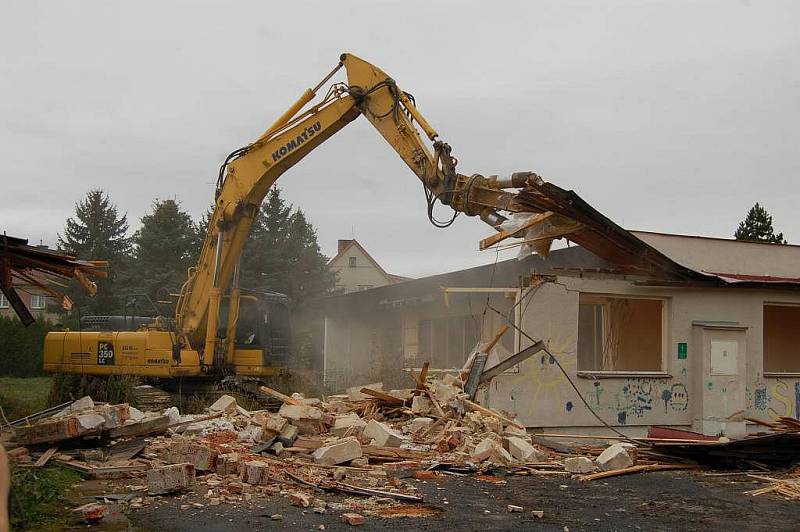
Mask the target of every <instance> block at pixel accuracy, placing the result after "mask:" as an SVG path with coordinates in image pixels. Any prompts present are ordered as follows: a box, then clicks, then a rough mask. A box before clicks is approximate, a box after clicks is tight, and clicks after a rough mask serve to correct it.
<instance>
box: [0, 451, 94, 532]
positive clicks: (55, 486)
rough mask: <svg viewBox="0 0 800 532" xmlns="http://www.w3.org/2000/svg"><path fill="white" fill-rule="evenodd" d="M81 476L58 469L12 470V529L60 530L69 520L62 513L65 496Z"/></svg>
mask: <svg viewBox="0 0 800 532" xmlns="http://www.w3.org/2000/svg"><path fill="white" fill-rule="evenodd" d="M80 481H81V476H80V475H79V474H78V473H77V472H75V471H70V470H68V469H64V468H61V467H56V466H51V467H45V468H42V469H22V468H12V471H11V504H10V507H9V513H10V518H11V527H12V530H63V529H64V528H65V527H66V525H67V522H68V520H69V519H70V517H71V516H70V514H69V512H65V511H64V504H65V500H64V494H65V493H66V492H67V491H68V490H69V489H70V488H71V486H72V485H74V484H77V483H79V482H80Z"/></svg>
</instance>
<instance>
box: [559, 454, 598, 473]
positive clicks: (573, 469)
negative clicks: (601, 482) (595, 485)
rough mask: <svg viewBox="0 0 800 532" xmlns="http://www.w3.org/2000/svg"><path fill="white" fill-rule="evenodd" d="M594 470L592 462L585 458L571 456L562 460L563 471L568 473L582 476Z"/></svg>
mask: <svg viewBox="0 0 800 532" xmlns="http://www.w3.org/2000/svg"><path fill="white" fill-rule="evenodd" d="M594 469H595V465H594V461H592V459H591V458H587V457H586V456H571V457H569V458H567V459H566V460H564V471H566V472H568V473H573V474H576V475H583V474H585V473H591V472H592V471H594Z"/></svg>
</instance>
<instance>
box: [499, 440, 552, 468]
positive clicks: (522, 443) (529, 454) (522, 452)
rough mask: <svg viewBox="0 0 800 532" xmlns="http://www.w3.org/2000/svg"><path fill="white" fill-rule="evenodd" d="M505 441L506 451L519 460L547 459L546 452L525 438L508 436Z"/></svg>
mask: <svg viewBox="0 0 800 532" xmlns="http://www.w3.org/2000/svg"><path fill="white" fill-rule="evenodd" d="M505 441H506V443H507V444H508V452H509V453H510V454H511V456H513V457H514V458H516V459H517V460H519V461H520V462H543V461H544V460H546V459H547V454H546V453H544V452H542V451H540V450H539V449H537V448H536V447H534V446H533V445H531V444H530V442H528V441H527V440H524V439H522V438H519V437H516V436H510V437H507V438H506V439H505Z"/></svg>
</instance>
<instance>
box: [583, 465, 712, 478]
mask: <svg viewBox="0 0 800 532" xmlns="http://www.w3.org/2000/svg"><path fill="white" fill-rule="evenodd" d="M675 469H702V466H699V465H694V464H647V465H635V466H631V467H626V468H624V469H612V470H611V471H601V472H600V473H592V474H590V475H583V476H580V477H578V480H581V481H588V480H597V479H599V478H608V477H616V476H619V475H628V474H630V473H644V472H646V471H671V470H675Z"/></svg>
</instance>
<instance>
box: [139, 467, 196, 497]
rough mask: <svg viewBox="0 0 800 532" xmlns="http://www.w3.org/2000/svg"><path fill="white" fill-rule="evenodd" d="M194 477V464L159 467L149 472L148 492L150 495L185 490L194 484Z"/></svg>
mask: <svg viewBox="0 0 800 532" xmlns="http://www.w3.org/2000/svg"><path fill="white" fill-rule="evenodd" d="M194 479H195V472H194V466H193V465H192V464H173V465H168V466H164V467H157V468H155V469H150V470H149V471H148V472H147V492H148V493H149V494H150V495H164V494H167V493H174V492H176V491H183V490H185V489H187V488H188V487H190V486H192V485H193V484H194Z"/></svg>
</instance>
